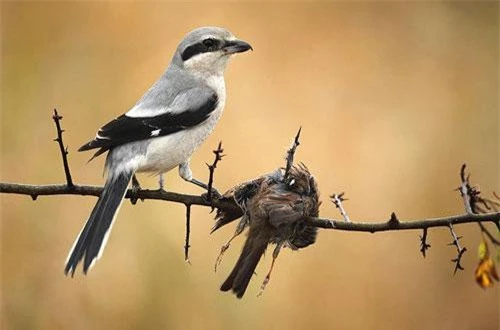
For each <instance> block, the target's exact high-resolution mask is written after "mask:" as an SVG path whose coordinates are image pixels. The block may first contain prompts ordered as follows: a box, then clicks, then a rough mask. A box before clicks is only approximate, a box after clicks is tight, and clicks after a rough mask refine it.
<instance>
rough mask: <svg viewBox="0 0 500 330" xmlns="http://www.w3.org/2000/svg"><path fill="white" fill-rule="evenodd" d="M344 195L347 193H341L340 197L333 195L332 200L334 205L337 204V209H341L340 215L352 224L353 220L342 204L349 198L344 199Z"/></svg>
mask: <svg viewBox="0 0 500 330" xmlns="http://www.w3.org/2000/svg"><path fill="white" fill-rule="evenodd" d="M344 194H345V193H340V194H338V195H337V194H333V195H331V196H330V198H331V199H332V202H333V204H335V207H336V208H338V209H339V211H340V214H341V215H342V217H344V220H345V221H346V222H351V219H350V218H349V216H348V215H347V212H346V211H345V209H344V206H343V205H342V202H343V201H346V200H347V198H344Z"/></svg>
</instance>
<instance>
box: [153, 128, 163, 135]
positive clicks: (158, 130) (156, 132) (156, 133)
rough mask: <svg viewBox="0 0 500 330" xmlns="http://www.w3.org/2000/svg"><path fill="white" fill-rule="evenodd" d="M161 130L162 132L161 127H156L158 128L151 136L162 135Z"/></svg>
mask: <svg viewBox="0 0 500 330" xmlns="http://www.w3.org/2000/svg"><path fill="white" fill-rule="evenodd" d="M160 132H161V129H156V130H154V131H152V132H151V136H158V135H160Z"/></svg>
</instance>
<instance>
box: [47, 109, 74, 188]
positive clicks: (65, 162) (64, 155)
mask: <svg viewBox="0 0 500 330" xmlns="http://www.w3.org/2000/svg"><path fill="white" fill-rule="evenodd" d="M52 119H53V120H54V122H55V124H56V130H57V138H55V139H54V141H56V142H57V143H58V144H59V150H60V151H61V157H62V161H63V166H64V174H65V175H66V184H67V185H68V187H73V180H72V179H71V172H70V171H69V165H68V148H67V147H66V148H65V147H64V142H63V138H62V135H63V132H64V130H63V129H61V119H63V117H62V116H60V115H59V114H58V113H57V109H54V115H53V116H52Z"/></svg>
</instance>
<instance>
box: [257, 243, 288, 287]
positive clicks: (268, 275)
mask: <svg viewBox="0 0 500 330" xmlns="http://www.w3.org/2000/svg"><path fill="white" fill-rule="evenodd" d="M282 246H283V242H280V243H278V244H277V245H276V247H275V248H274V251H273V261H272V262H271V268H270V269H269V272H268V273H267V275H266V277H265V278H264V281H263V282H262V285H261V286H260V292H259V294H258V295H257V297H258V296H261V295H262V293H263V292H264V289H265V288H266V285H267V283H269V280H270V279H271V272H272V271H273V267H274V263H275V261H276V259H277V258H278V255H279V253H280V250H281V247H282Z"/></svg>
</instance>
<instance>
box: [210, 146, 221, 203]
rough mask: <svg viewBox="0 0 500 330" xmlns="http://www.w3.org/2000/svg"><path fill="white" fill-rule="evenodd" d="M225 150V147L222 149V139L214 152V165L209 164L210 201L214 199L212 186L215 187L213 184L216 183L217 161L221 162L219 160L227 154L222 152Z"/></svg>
mask: <svg viewBox="0 0 500 330" xmlns="http://www.w3.org/2000/svg"><path fill="white" fill-rule="evenodd" d="M223 152H224V149H222V141H221V142H219V145H218V146H217V149H216V150H214V151H213V153H214V155H215V158H214V162H213V163H212V165H209V164H207V166H208V171H209V176H208V189H207V199H208V200H209V201H211V200H212V194H213V191H212V187H213V184H214V174H215V169H216V168H217V163H219V161H221V160H222V157H224V156H225V155H223V154H222V153H223Z"/></svg>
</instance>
